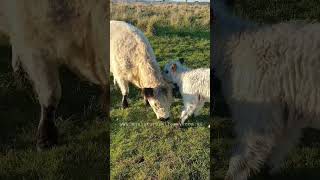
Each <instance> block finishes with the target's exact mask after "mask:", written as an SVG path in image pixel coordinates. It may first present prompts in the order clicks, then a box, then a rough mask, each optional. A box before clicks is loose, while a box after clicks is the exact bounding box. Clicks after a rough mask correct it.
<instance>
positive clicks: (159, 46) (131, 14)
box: [111, 4, 210, 179]
mask: <svg viewBox="0 0 320 180" xmlns="http://www.w3.org/2000/svg"><path fill="white" fill-rule="evenodd" d="M111 15H112V19H115V20H124V21H127V22H131V23H132V24H134V25H136V26H138V27H139V28H140V29H142V30H143V31H144V32H145V34H146V35H147V37H148V39H149V41H150V42H151V45H152V47H153V49H154V51H155V54H156V57H157V60H158V62H159V63H160V65H161V66H163V65H164V64H165V63H166V62H167V61H168V60H169V59H174V58H178V57H183V58H185V62H186V64H187V66H189V67H193V68H197V67H209V55H210V36H209V32H210V31H209V6H191V5H148V6H145V5H143V4H131V5H126V4H124V5H121V4H112V9H111ZM111 94H112V99H111V120H112V127H111V178H112V179H208V178H209V161H210V160H209V151H210V147H209V145H210V143H209V140H210V133H209V128H208V127H207V126H208V124H209V121H208V119H209V105H207V106H206V107H205V108H204V109H203V110H202V113H201V115H200V116H199V117H196V118H192V119H189V120H187V123H193V124H189V125H190V126H189V127H187V128H184V129H176V128H174V127H173V123H176V122H178V121H179V115H180V113H181V110H182V101H181V99H175V102H174V104H173V105H172V110H171V113H172V117H171V119H170V120H169V122H168V123H162V122H159V121H158V120H157V119H156V116H155V114H154V113H153V111H152V109H151V108H150V107H146V106H145V105H144V103H143V100H142V97H141V95H140V92H139V90H138V89H136V88H134V87H133V86H131V87H130V93H129V99H130V101H129V103H130V108H129V109H126V110H122V109H121V108H120V107H121V93H120V90H119V88H118V87H115V86H111Z"/></svg>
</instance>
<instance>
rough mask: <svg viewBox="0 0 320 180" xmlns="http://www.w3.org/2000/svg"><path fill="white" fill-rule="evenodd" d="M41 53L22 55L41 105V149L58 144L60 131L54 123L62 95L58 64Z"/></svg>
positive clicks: (39, 146) (39, 142)
mask: <svg viewBox="0 0 320 180" xmlns="http://www.w3.org/2000/svg"><path fill="white" fill-rule="evenodd" d="M43 58H44V57H43V56H41V54H37V53H32V54H31V53H30V54H28V55H24V56H23V57H22V61H21V63H22V66H23V67H24V70H25V71H26V73H27V74H28V76H29V79H30V80H31V82H32V84H33V87H34V90H35V93H36V95H37V96H38V100H39V103H40V106H41V117H40V122H39V125H38V131H37V149H38V150H39V151H41V150H44V149H47V148H50V147H52V146H53V145H55V144H57V140H58V131H57V128H56V126H55V124H54V119H55V111H56V108H57V106H58V104H59V101H60V97H61V84H60V81H59V71H58V66H57V65H55V64H52V63H49V62H46V61H45V60H44V59H43Z"/></svg>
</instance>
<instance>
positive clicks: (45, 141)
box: [37, 122, 58, 152]
mask: <svg viewBox="0 0 320 180" xmlns="http://www.w3.org/2000/svg"><path fill="white" fill-rule="evenodd" d="M57 143H58V129H57V127H56V126H55V125H54V123H53V122H52V123H50V124H48V125H45V126H43V127H42V128H40V130H38V133H37V150H38V151H39V152H41V151H44V150H47V149H50V148H52V147H53V146H55V145H57Z"/></svg>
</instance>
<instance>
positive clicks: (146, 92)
mask: <svg viewBox="0 0 320 180" xmlns="http://www.w3.org/2000/svg"><path fill="white" fill-rule="evenodd" d="M142 94H143V95H144V96H145V97H146V98H150V97H153V96H154V94H153V88H143V89H142Z"/></svg>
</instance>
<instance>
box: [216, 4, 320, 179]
mask: <svg viewBox="0 0 320 180" xmlns="http://www.w3.org/2000/svg"><path fill="white" fill-rule="evenodd" d="M319 8H320V3H319V2H318V1H315V0H310V1H309V0H302V1H298V0H297V1H295V0H293V1H288V0H279V1H264V0H243V1H242V0H235V8H234V14H236V15H238V16H241V17H243V18H246V19H249V20H253V21H255V22H258V23H277V22H281V21H288V20H294V19H299V20H300V19H307V20H318V21H319V20H320V13H319V12H320V11H319ZM220 93H221V92H219V91H218V92H217V91H216V92H215V95H216V97H215V98H216V107H217V109H216V111H215V112H214V120H213V121H214V125H213V126H212V129H211V133H212V135H211V136H212V138H213V140H212V143H211V145H210V146H211V154H212V155H213V156H212V161H211V166H212V169H213V172H212V174H213V176H214V178H215V179H223V178H224V176H225V174H226V171H227V169H228V163H229V158H230V156H231V149H232V148H233V145H234V135H233V132H232V128H233V125H232V123H231V121H230V119H231V118H230V113H228V112H229V111H228V109H227V108H226V106H225V104H224V103H225V101H224V99H223V98H222V96H221V94H220ZM319 137H320V132H319V131H316V130H311V129H306V130H305V131H304V136H303V138H302V139H301V141H300V144H299V146H298V147H296V148H294V149H293V150H292V151H291V152H290V154H289V156H288V158H287V160H286V161H285V162H284V166H283V169H282V171H281V172H280V173H279V174H276V175H275V176H273V177H272V179H308V180H309V179H319V178H320V173H319V170H320V138H319ZM254 179H270V177H266V176H264V175H263V174H260V175H258V176H256V177H255V178H254Z"/></svg>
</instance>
